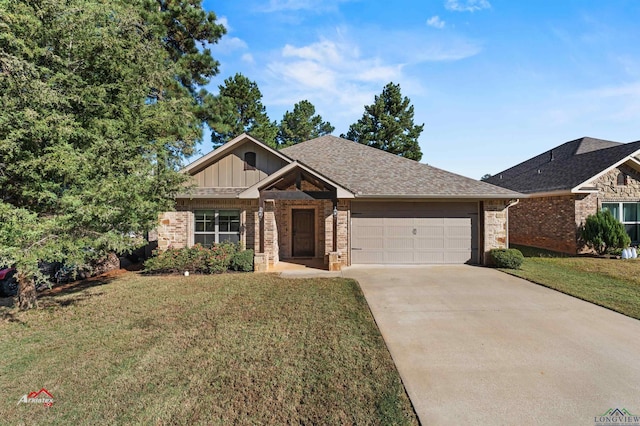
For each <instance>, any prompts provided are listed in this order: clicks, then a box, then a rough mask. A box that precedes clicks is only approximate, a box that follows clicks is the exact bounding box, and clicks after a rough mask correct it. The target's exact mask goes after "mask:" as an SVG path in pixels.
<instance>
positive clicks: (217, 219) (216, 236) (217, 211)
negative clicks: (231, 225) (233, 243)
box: [193, 209, 241, 244]
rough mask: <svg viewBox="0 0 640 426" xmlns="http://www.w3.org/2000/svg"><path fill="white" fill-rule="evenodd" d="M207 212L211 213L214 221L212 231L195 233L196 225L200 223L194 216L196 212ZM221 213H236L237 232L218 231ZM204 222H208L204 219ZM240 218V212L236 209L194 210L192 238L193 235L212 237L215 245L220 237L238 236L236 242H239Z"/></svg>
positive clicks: (218, 242)
mask: <svg viewBox="0 0 640 426" xmlns="http://www.w3.org/2000/svg"><path fill="white" fill-rule="evenodd" d="M207 211H213V220H214V225H213V231H196V230H195V229H196V225H197V224H198V223H199V222H201V221H198V220H197V219H196V215H197V213H198V212H207ZM221 211H227V212H228V211H232V212H237V214H238V231H220V212H221ZM205 220H208V219H207V218H206V217H205ZM240 222H241V217H240V210H238V209H198V210H194V211H193V228H194V232H193V234H194V236H195V235H213V236H214V243H215V244H220V235H237V236H238V241H240V228H241V223H240ZM205 228H206V227H205ZM194 243H195V237H194Z"/></svg>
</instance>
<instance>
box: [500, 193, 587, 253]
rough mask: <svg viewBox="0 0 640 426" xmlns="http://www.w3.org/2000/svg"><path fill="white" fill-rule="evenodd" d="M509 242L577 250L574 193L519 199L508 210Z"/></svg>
mask: <svg viewBox="0 0 640 426" xmlns="http://www.w3.org/2000/svg"><path fill="white" fill-rule="evenodd" d="M509 242H510V243H511V244H521V245H525V246H532V247H539V248H545V249H548V250H553V251H558V252H563V253H576V215H575V196H574V195H562V196H555V197H537V198H522V199H520V202H519V203H518V204H516V205H515V206H513V207H511V208H510V209H509Z"/></svg>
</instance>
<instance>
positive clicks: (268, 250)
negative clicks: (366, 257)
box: [240, 163, 353, 271]
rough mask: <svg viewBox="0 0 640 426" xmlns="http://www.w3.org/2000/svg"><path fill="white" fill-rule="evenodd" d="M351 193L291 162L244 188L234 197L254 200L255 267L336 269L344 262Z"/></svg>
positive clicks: (270, 268)
mask: <svg viewBox="0 0 640 426" xmlns="http://www.w3.org/2000/svg"><path fill="white" fill-rule="evenodd" d="M345 195H346V196H347V197H349V196H350V198H352V197H353V195H352V194H351V193H349V192H348V191H346V190H344V189H343V188H340V187H339V186H338V185H336V184H334V183H333V182H331V181H330V180H328V179H326V178H323V177H322V176H318V174H317V173H315V172H313V171H311V170H309V169H308V168H306V167H305V166H304V165H302V164H298V163H293V164H291V165H289V166H287V167H285V168H283V169H282V170H281V171H280V172H279V173H276V174H275V175H272V176H270V177H269V178H268V179H266V180H264V181H262V182H260V183H258V184H257V185H255V186H254V187H252V188H249V189H247V190H246V191H244V192H243V193H242V194H240V198H244V197H252V196H255V197H256V198H258V211H257V216H258V217H257V219H258V220H257V228H258V229H257V230H256V234H257V237H258V240H259V241H258V244H256V247H255V259H254V265H255V270H256V271H270V270H274V268H275V267H276V265H278V263H279V262H280V261H285V262H287V263H289V264H297V265H301V266H308V267H314V268H318V267H321V268H324V269H326V270H330V271H338V270H340V269H341V268H342V266H343V265H348V264H349V247H348V223H349V200H348V198H347V199H345V198H346V197H345Z"/></svg>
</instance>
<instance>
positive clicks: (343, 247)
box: [332, 200, 351, 266]
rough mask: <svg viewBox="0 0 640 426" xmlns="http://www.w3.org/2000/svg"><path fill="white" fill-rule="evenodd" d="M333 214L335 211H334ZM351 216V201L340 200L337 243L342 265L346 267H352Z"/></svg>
mask: <svg viewBox="0 0 640 426" xmlns="http://www.w3.org/2000/svg"><path fill="white" fill-rule="evenodd" d="M332 214H333V209H332ZM350 215H351V201H349V200H338V218H337V219H338V223H337V228H338V229H337V234H338V238H337V243H338V253H340V263H342V265H344V266H349V265H351V247H350V246H349V223H350V220H349V218H350Z"/></svg>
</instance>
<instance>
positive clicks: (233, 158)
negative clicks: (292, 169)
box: [193, 143, 287, 188]
mask: <svg viewBox="0 0 640 426" xmlns="http://www.w3.org/2000/svg"><path fill="white" fill-rule="evenodd" d="M247 152H255V153H256V167H255V170H245V163H244V155H245V153H247ZM286 164H287V163H286V162H285V161H284V160H283V159H282V158H279V157H277V156H275V155H273V154H272V153H270V152H269V151H267V150H266V149H264V148H262V147H260V146H257V145H255V144H253V143H244V144H242V145H240V146H238V147H237V148H236V149H234V150H233V151H231V152H230V153H229V154H227V155H225V156H224V157H222V158H220V159H219V160H218V161H216V162H215V163H213V164H211V165H209V166H207V167H206V168H204V169H202V170H200V171H198V172H197V173H195V174H194V175H193V179H194V180H195V183H196V185H197V186H198V187H200V188H247V187H250V186H252V185H254V184H256V183H258V182H260V181H261V180H262V179H264V178H266V177H267V176H269V175H270V174H272V173H274V172H276V171H278V170H280V169H281V168H282V167H284V166H286Z"/></svg>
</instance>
